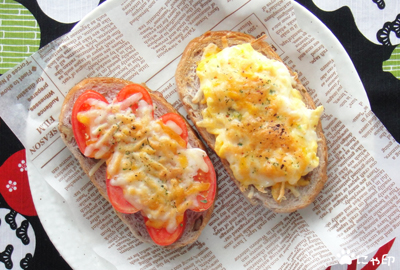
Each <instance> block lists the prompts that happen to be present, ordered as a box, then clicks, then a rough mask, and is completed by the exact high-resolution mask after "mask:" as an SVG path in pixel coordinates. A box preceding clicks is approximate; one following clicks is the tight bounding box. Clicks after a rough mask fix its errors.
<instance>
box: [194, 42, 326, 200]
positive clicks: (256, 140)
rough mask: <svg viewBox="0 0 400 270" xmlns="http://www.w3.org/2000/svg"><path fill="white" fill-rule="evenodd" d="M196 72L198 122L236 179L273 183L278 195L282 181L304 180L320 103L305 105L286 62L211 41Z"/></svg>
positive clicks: (313, 154) (312, 157)
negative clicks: (211, 136)
mask: <svg viewBox="0 0 400 270" xmlns="http://www.w3.org/2000/svg"><path fill="white" fill-rule="evenodd" d="M197 76H198V77H199V79H200V90H199V92H198V93H197V94H196V96H195V97H194V100H193V102H197V103H198V102H203V103H206V104H207V107H206V108H205V109H204V110H203V111H202V116H203V120H201V121H199V122H197V125H198V126H199V127H204V128H206V129H207V131H208V132H209V133H211V134H214V135H215V136H216V142H215V151H216V153H217V154H218V155H219V156H220V157H221V158H224V159H226V160H228V162H229V164H230V168H231V170H232V171H233V174H234V176H235V178H236V179H237V180H238V181H239V182H240V184H241V185H242V186H243V187H244V188H247V187H248V186H249V185H254V186H255V187H256V188H257V189H258V190H259V191H261V192H266V188H267V187H275V193H276V187H278V189H279V190H280V192H279V194H278V197H279V200H282V199H284V197H283V196H284V195H283V193H282V192H281V191H283V189H284V187H285V185H286V187H288V188H290V189H292V188H293V187H294V186H296V185H304V180H302V176H304V175H306V174H307V173H309V172H310V171H312V170H313V169H314V168H316V167H317V166H318V164H319V159H318V157H317V134H316V131H315V130H316V126H317V124H318V121H319V118H320V116H321V114H322V112H323V107H322V106H320V107H318V108H317V109H316V110H311V109H308V108H307V107H306V105H305V104H304V102H303V101H302V97H301V94H300V93H299V92H298V90H296V89H294V86H295V84H296V82H295V79H294V78H293V77H292V76H291V75H290V73H289V71H288V69H287V68H286V66H285V65H284V64H283V63H282V62H279V61H276V60H272V59H268V58H266V57H265V56H263V55H262V54H260V53H258V52H256V51H255V50H254V49H253V48H252V46H251V45H250V44H242V45H237V46H233V47H228V48H225V49H223V50H222V51H221V50H220V49H218V48H217V47H216V46H215V45H213V44H210V45H208V47H206V49H205V51H204V54H203V58H202V60H201V61H200V62H199V63H198V66H197ZM281 187H282V188H281ZM273 191H274V190H273ZM273 193H274V192H273ZM273 195H274V194H273ZM274 197H276V196H274Z"/></svg>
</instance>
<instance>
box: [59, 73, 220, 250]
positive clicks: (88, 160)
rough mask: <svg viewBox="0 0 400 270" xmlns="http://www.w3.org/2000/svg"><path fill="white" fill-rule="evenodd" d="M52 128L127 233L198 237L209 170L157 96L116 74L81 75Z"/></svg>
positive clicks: (210, 200) (197, 145)
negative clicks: (58, 131) (127, 228)
mask: <svg viewBox="0 0 400 270" xmlns="http://www.w3.org/2000/svg"><path fill="white" fill-rule="evenodd" d="M59 130H60V132H61V137H62V139H63V140H64V142H65V144H66V145H67V146H68V148H69V149H70V151H71V152H72V153H73V154H74V156H75V157H76V158H77V159H78V160H79V162H80V165H81V166H82V168H83V170H84V171H85V172H86V173H87V174H88V176H89V178H90V180H91V181H92V182H93V184H94V185H95V186H96V187H97V189H98V190H99V192H100V193H101V194H102V195H103V196H104V197H105V198H106V199H107V200H108V201H109V202H110V203H111V204H112V206H113V207H114V210H115V211H116V213H117V215H118V216H119V217H120V218H121V219H122V221H123V222H124V223H125V224H126V225H127V226H128V227H129V229H130V230H131V231H132V233H133V234H134V236H136V237H137V238H138V239H140V240H141V241H144V242H150V243H155V244H157V245H161V246H168V247H169V248H177V247H181V246H184V245H187V244H190V243H192V242H194V241H195V240H196V239H197V238H198V237H199V235H200V233H201V231H202V230H203V228H204V227H205V226H206V224H207V222H208V220H209V219H210V217H211V213H212V211H213V207H214V197H215V193H216V175H215V170H214V167H213V165H212V163H211V161H210V159H209V157H208V155H207V153H206V152H205V149H204V145H203V144H202V142H201V141H200V140H199V139H198V138H197V137H196V135H195V133H194V132H193V130H192V129H191V128H190V126H189V125H188V124H187V122H186V121H185V120H184V119H183V118H182V117H181V116H180V115H179V114H178V112H177V111H176V110H175V109H174V108H173V107H172V106H171V105H170V104H169V103H167V102H166V100H165V99H164V98H163V97H162V96H161V94H159V93H158V92H152V91H150V90H149V89H147V87H144V86H142V85H138V84H133V83H132V82H129V81H125V80H121V79H115V78H89V79H85V80H83V81H82V82H80V83H79V84H77V85H76V86H75V87H73V88H72V89H71V90H70V91H69V93H68V95H67V96H66V98H65V101H64V103H63V106H62V111H61V114H60V122H59Z"/></svg>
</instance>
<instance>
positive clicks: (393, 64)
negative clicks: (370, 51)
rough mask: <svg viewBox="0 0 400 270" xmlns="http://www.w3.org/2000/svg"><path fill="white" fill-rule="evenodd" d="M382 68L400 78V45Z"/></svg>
mask: <svg viewBox="0 0 400 270" xmlns="http://www.w3.org/2000/svg"><path fill="white" fill-rule="evenodd" d="M382 68H383V71H386V72H390V73H392V74H393V76H395V77H396V78H397V79H399V80H400V45H398V46H397V47H396V48H395V49H394V51H393V52H392V55H391V56H390V58H389V59H388V60H386V61H384V62H383V65H382Z"/></svg>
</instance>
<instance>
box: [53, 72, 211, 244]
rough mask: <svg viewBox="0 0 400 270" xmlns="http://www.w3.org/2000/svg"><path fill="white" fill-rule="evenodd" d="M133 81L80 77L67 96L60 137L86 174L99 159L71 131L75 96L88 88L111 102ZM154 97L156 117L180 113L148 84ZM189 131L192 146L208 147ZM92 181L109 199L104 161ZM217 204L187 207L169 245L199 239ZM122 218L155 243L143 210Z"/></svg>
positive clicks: (133, 231)
mask: <svg viewBox="0 0 400 270" xmlns="http://www.w3.org/2000/svg"><path fill="white" fill-rule="evenodd" d="M129 84H132V82H130V81H125V80H121V79H116V78H89V79H85V80H83V81H81V82H80V83H78V84H77V85H76V86H74V87H73V88H72V89H71V90H70V91H69V93H68V94H67V96H66V97H65V100H64V103H63V105H62V109H61V113H60V117H59V126H58V128H59V130H60V133H61V138H62V139H63V141H64V142H65V144H66V145H67V147H68V149H69V150H70V151H71V152H72V154H73V155H74V156H75V157H76V158H77V159H78V161H79V163H80V165H81V167H82V169H83V170H84V171H85V173H86V174H87V175H89V171H90V170H91V169H92V168H93V167H94V166H96V164H98V162H99V160H96V159H92V158H87V157H85V156H84V155H83V154H82V153H81V152H80V150H79V148H78V145H77V143H76V141H75V138H74V134H73V131H72V123H71V114H72V108H73V106H74V104H75V101H76V99H77V98H78V97H79V96H80V95H81V94H82V93H83V92H84V91H86V90H89V89H92V90H94V91H96V92H99V93H100V94H102V95H104V96H105V98H106V99H107V100H108V101H109V102H111V101H112V100H113V99H114V97H115V96H116V95H117V94H118V92H119V91H120V90H121V89H122V88H123V87H124V86H126V85H129ZM146 89H147V90H148V91H149V93H150V96H151V98H152V100H153V104H154V105H155V106H154V107H155V108H156V109H155V112H154V117H155V118H158V117H160V116H162V115H164V114H166V113H168V112H174V113H178V112H177V111H176V110H175V109H174V107H172V105H170V104H169V103H168V102H167V101H166V100H165V99H164V98H163V97H162V95H161V93H159V92H152V91H151V90H149V89H148V88H146ZM187 127H188V134H189V144H190V145H191V146H192V147H197V148H201V149H203V150H205V147H204V145H203V143H202V142H201V141H200V140H199V139H198V138H197V136H196V134H195V132H194V131H193V129H192V128H191V127H190V126H189V124H187ZM89 178H90V180H91V181H92V183H93V184H94V185H95V186H96V187H97V189H98V191H99V192H100V193H101V195H103V197H104V198H106V199H107V200H109V199H108V196H107V188H106V165H105V163H104V164H103V165H102V166H101V167H100V168H99V169H98V170H97V171H96V172H95V173H94V174H93V176H89ZM213 208H214V206H211V207H210V208H209V209H208V210H206V211H203V212H194V211H191V210H188V211H186V227H185V230H184V232H183V235H182V236H181V238H180V239H178V240H177V241H176V242H175V243H173V244H171V245H169V246H167V247H166V248H178V247H182V246H185V245H188V244H190V243H193V242H194V241H196V239H197V238H198V237H199V236H200V234H201V231H202V230H203V228H204V227H205V226H206V224H207V222H208V221H209V219H210V217H211V214H212V211H213ZM116 214H117V215H118V216H119V217H120V218H121V220H122V221H123V222H124V223H125V224H126V225H127V226H128V227H129V229H130V230H131V232H132V233H133V235H134V236H135V237H137V238H138V239H139V240H141V241H143V242H148V243H154V242H153V241H152V239H151V238H150V235H149V233H148V232H147V230H146V227H145V223H144V220H143V216H142V214H141V213H140V212H138V213H135V214H122V213H119V212H116Z"/></svg>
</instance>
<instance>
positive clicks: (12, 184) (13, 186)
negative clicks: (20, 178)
mask: <svg viewBox="0 0 400 270" xmlns="http://www.w3.org/2000/svg"><path fill="white" fill-rule="evenodd" d="M6 188H7V189H8V191H9V192H13V191H14V190H17V182H15V181H12V180H8V184H7V185H6Z"/></svg>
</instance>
